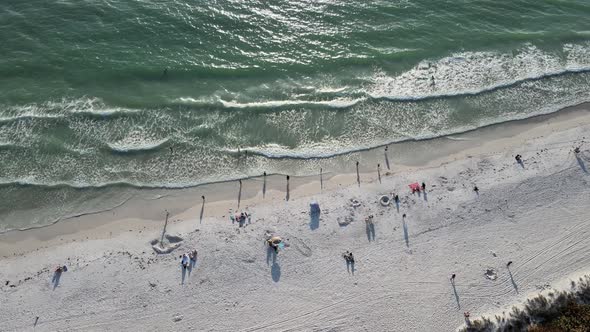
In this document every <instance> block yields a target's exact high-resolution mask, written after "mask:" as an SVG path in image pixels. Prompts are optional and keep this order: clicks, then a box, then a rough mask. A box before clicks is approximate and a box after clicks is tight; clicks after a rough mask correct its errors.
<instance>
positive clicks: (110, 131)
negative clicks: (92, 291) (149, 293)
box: [0, 0, 590, 231]
mask: <svg viewBox="0 0 590 332" xmlns="http://www.w3.org/2000/svg"><path fill="white" fill-rule="evenodd" d="M0 41H1V43H0V194H1V195H0V196H1V197H2V200H1V202H0V231H3V230H6V229H10V228H22V227H25V226H27V225H40V224H44V223H47V222H48V221H52V220H55V218H59V215H60V214H62V213H66V212H67V211H69V210H71V208H69V209H68V208H64V206H69V207H71V206H73V205H74V204H75V205H80V204H83V201H86V200H87V199H89V198H88V197H90V196H92V195H94V196H93V197H95V196H96V195H104V192H105V190H106V189H105V188H114V187H136V188H160V187H170V188H176V187H187V186H193V185H197V184H201V183H207V182H212V181H221V180H227V179H235V178H240V177H246V176H255V175H260V174H261V173H262V172H263V171H266V172H268V173H269V174H270V173H281V172H283V173H284V172H285V170H284V169H283V168H284V165H285V162H284V159H285V158H289V159H296V160H314V159H315V158H327V157H330V156H333V155H337V154H344V153H348V152H352V151H356V150H358V149H365V148H369V147H374V146H379V145H383V144H387V143H391V142H397V141H403V140H409V139H421V138H429V137H437V136H440V135H445V134H450V133H456V132H461V131H465V130H468V129H474V128H477V127H480V126H485V125H488V124H492V123H499V122H503V121H509V120H513V119H520V118H526V117H530V116H533V115H537V114H541V113H550V112H555V111H558V110H559V109H561V108H563V107H565V106H569V105H574V104H578V103H582V102H587V101H590V1H587V0H567V1H562V0H519V1H508V0H501V1H498V0H452V1H450V0H449V1H435V2H433V1H427V0H418V1H409V0H407V1H334V0H308V1H303V0H298V1H286V0H277V1H238V0H218V1H201V0H195V1H186V0H185V1H180V0H157V1H155V0H142V1H137V0H93V1H79V0H56V1H42V0H28V1H21V0H18V1H17V0H4V1H2V2H1V3H0ZM238 149H240V151H241V154H244V151H248V155H249V157H248V159H247V160H246V162H244V160H242V159H241V158H242V157H240V154H239V153H238ZM289 171H290V172H292V173H297V175H305V173H309V172H310V168H306V167H302V168H298V169H296V170H289ZM93 190H94V191H93ZM87 196H88V197H87ZM107 201H108V200H107ZM113 204H114V203H113ZM47 207H56V209H57V210H55V211H57V212H55V211H53V213H52V214H51V218H42V217H39V216H40V215H41V216H42V215H43V213H44V212H43V211H44V210H43V209H42V208H47ZM64 209H65V210H64ZM22 211H34V213H35V215H36V216H37V217H35V218H24V217H23V215H21V214H19V213H20V212H22ZM64 211H65V212H64ZM17 212H18V213H17ZM24 219H27V220H24ZM50 219H51V220H50ZM21 226H22V227H21Z"/></svg>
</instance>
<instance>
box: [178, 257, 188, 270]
mask: <svg viewBox="0 0 590 332" xmlns="http://www.w3.org/2000/svg"><path fill="white" fill-rule="evenodd" d="M180 257H181V260H180V264H181V265H182V268H183V269H186V268H187V267H188V262H189V259H190V258H189V257H188V255H187V254H183V255H181V256H180Z"/></svg>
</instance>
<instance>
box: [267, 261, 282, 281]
mask: <svg viewBox="0 0 590 332" xmlns="http://www.w3.org/2000/svg"><path fill="white" fill-rule="evenodd" d="M270 274H271V275H272V281H274V282H279V280H281V267H280V266H279V263H277V262H276V261H275V262H273V263H272V267H271V268H270Z"/></svg>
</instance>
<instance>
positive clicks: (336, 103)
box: [220, 98, 366, 108]
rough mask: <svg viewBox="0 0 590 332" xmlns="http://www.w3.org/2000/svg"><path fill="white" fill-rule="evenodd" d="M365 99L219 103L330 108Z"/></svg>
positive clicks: (228, 105)
mask: <svg viewBox="0 0 590 332" xmlns="http://www.w3.org/2000/svg"><path fill="white" fill-rule="evenodd" d="M364 100H366V98H354V99H353V98H338V99H334V100H321V101H311V100H267V101H255V102H247V103H241V102H237V101H226V100H220V102H221V104H222V105H223V106H224V107H227V108H273V107H284V106H301V105H322V106H327V107H332V108H346V107H351V106H354V105H356V104H357V103H359V102H361V101H364Z"/></svg>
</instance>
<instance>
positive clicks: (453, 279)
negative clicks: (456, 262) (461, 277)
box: [451, 273, 456, 282]
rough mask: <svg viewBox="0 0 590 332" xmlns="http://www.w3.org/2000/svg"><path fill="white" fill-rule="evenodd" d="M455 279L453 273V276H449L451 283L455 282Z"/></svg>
mask: <svg viewBox="0 0 590 332" xmlns="http://www.w3.org/2000/svg"><path fill="white" fill-rule="evenodd" d="M455 277H456V275H455V274H454V273H453V274H452V275H451V282H455Z"/></svg>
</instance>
